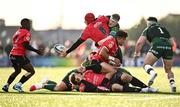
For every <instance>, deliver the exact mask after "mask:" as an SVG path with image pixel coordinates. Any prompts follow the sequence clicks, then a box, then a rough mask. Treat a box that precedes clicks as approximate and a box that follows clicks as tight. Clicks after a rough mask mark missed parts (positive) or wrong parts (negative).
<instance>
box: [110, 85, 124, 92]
mask: <svg viewBox="0 0 180 107" xmlns="http://www.w3.org/2000/svg"><path fill="white" fill-rule="evenodd" d="M112 91H113V92H119V91H123V86H121V85H119V84H113V85H112Z"/></svg>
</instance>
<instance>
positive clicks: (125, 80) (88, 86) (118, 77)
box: [70, 65, 157, 92]
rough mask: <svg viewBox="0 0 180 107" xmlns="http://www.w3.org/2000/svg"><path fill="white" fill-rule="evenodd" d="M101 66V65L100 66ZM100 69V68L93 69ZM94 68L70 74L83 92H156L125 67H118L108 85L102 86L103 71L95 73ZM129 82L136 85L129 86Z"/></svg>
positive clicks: (71, 80) (71, 78)
mask: <svg viewBox="0 0 180 107" xmlns="http://www.w3.org/2000/svg"><path fill="white" fill-rule="evenodd" d="M99 66H100V65H99ZM99 68H100V67H99ZM93 70H100V69H93ZM93 70H86V71H85V72H84V73H82V72H75V73H72V74H71V75H70V82H72V84H74V85H78V86H79V91H81V92H84V91H85V92H102V91H111V92H156V91H157V90H156V89H154V88H150V87H148V86H147V85H145V84H144V83H143V82H141V81H140V80H138V79H137V78H135V77H133V76H132V75H130V74H128V73H129V72H128V71H126V70H125V69H123V68H118V69H117V72H116V73H115V75H114V76H113V77H112V79H111V80H110V82H109V83H108V84H107V86H106V87H108V88H105V87H101V86H100V85H101V82H102V81H103V79H104V78H105V74H103V73H95V72H94V71H93ZM129 83H130V84H131V85H133V86H136V87H129Z"/></svg>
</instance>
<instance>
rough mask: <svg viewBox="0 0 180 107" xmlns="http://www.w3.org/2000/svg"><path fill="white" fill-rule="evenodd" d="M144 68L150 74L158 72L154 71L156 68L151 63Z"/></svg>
mask: <svg viewBox="0 0 180 107" xmlns="http://www.w3.org/2000/svg"><path fill="white" fill-rule="evenodd" d="M144 70H145V71H146V72H147V73H148V74H150V75H154V74H156V72H155V71H154V69H153V67H152V66H151V65H145V66H144Z"/></svg>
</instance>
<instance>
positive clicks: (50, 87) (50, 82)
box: [44, 80, 57, 91]
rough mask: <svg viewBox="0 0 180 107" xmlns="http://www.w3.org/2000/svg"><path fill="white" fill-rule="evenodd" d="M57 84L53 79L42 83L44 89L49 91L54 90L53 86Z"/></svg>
mask: <svg viewBox="0 0 180 107" xmlns="http://www.w3.org/2000/svg"><path fill="white" fill-rule="evenodd" d="M56 85H57V83H56V82H54V81H50V80H49V81H48V82H47V84H45V85H44V89H47V90H50V91H54V87H55V86H56Z"/></svg>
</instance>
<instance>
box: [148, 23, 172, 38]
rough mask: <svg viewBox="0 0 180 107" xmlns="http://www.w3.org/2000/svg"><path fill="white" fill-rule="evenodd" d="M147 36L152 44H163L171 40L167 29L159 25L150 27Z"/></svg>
mask: <svg viewBox="0 0 180 107" xmlns="http://www.w3.org/2000/svg"><path fill="white" fill-rule="evenodd" d="M147 36H148V37H147V39H148V40H149V41H150V42H163V41H166V40H168V39H169V38H170V34H169V32H168V31H167V29H166V28H165V27H163V26H160V25H159V24H155V25H152V26H150V27H149V28H148V31H147Z"/></svg>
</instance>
